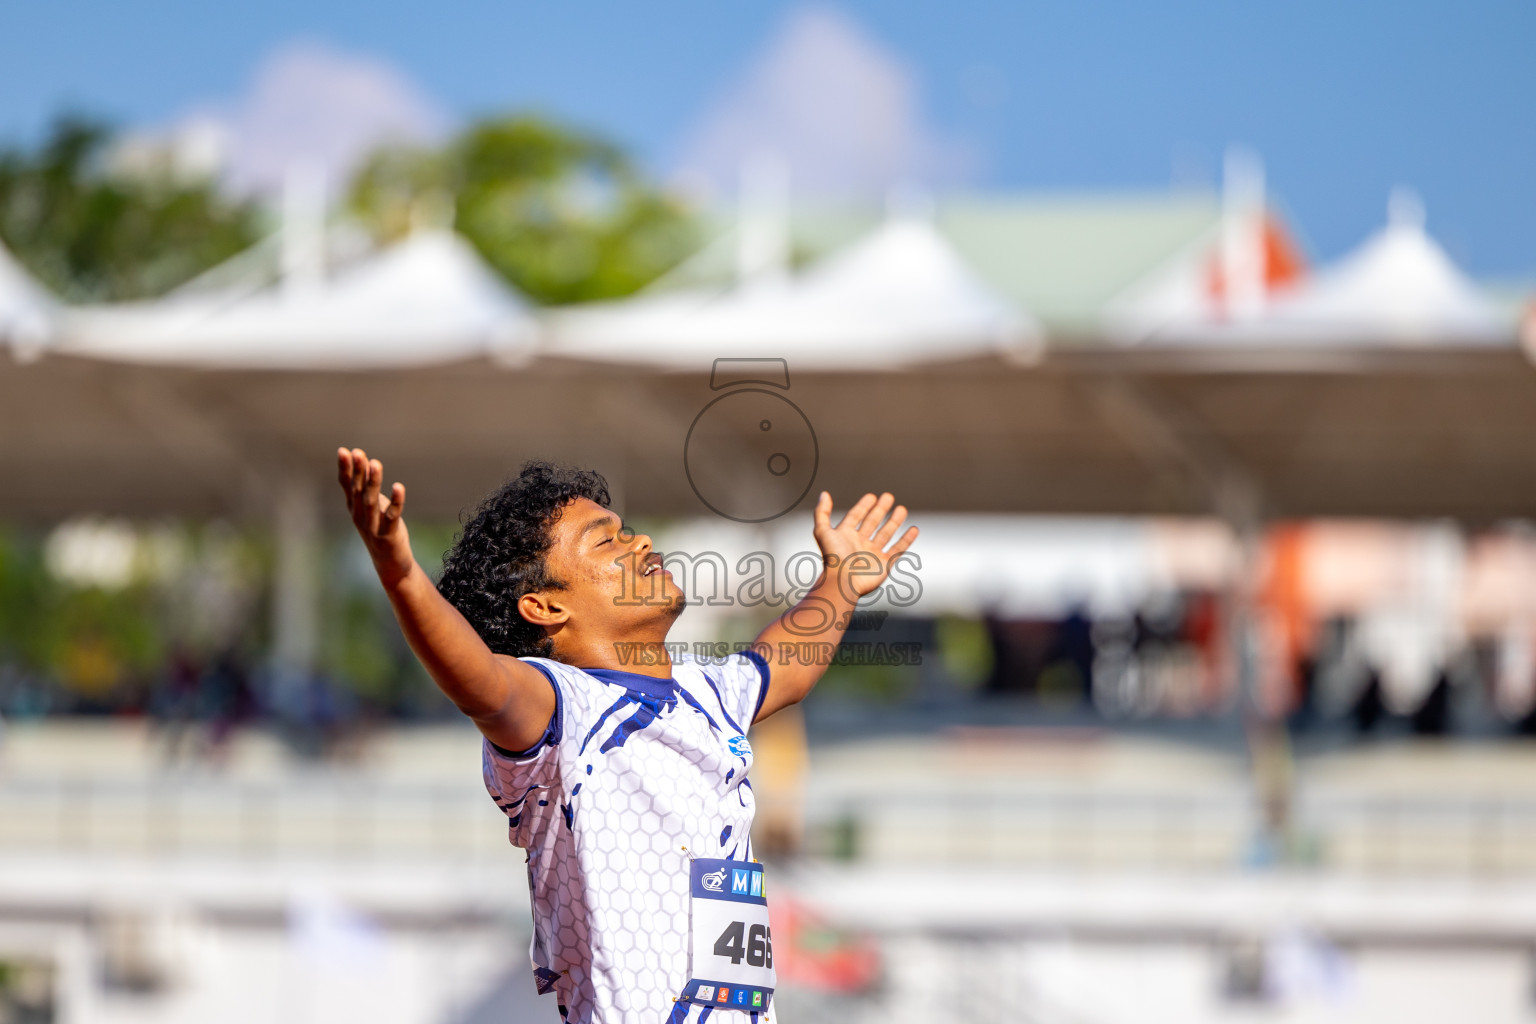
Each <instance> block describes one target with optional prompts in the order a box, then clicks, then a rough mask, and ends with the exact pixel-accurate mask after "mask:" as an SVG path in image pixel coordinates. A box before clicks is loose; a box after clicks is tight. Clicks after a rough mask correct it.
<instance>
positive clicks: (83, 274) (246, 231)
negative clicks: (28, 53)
mask: <svg viewBox="0 0 1536 1024" xmlns="http://www.w3.org/2000/svg"><path fill="white" fill-rule="evenodd" d="M111 148H112V136H111V133H110V132H109V130H108V129H107V128H106V127H105V126H104V125H103V124H101V123H99V122H95V121H91V120H87V119H83V118H79V117H73V116H66V117H61V118H60V119H58V120H57V121H56V122H55V123H54V125H53V127H52V128H51V130H50V131H49V134H48V136H47V137H46V138H45V139H44V141H43V142H42V144H41V145H40V146H39V147H37V149H36V150H34V151H28V150H25V149H22V148H17V147H9V148H5V149H0V240H3V241H4V242H5V244H6V245H7V246H8V247H9V248H10V249H11V251H12V252H13V253H14V254H15V255H16V257H17V258H18V259H19V260H20V261H21V262H22V263H23V264H24V265H25V266H26V267H27V268H28V269H29V270H31V271H32V272H33V273H34V274H36V275H37V277H38V278H39V279H40V280H41V281H42V282H43V283H44V284H46V285H48V286H49V287H50V288H52V289H53V290H54V291H55V292H56V293H57V294H59V295H60V296H61V297H63V298H64V299H66V300H70V301H75V302H101V301H111V300H122V299H137V298H147V297H151V296H155V295H160V294H163V293H164V292H166V291H168V290H169V289H171V288H174V287H175V286H177V285H179V284H182V283H183V282H185V281H187V280H189V279H191V278H192V277H194V276H196V275H197V274H199V273H201V272H202V271H204V270H207V269H208V268H209V267H212V266H213V265H215V264H217V263H219V262H221V261H223V260H225V259H228V258H229V257H230V256H233V255H234V254H235V253H237V252H239V251H241V250H242V249H245V248H246V247H247V246H249V245H251V244H252V243H253V242H255V241H256V239H257V237H258V235H259V229H260V224H259V211H258V210H257V208H256V206H255V205H254V204H252V203H250V202H242V201H237V200H233V199H230V198H227V197H225V196H222V195H220V194H219V193H218V191H217V190H216V188H215V186H214V184H213V183H212V182H207V181H185V180H179V179H178V178H177V177H176V176H175V175H174V174H172V173H170V172H169V171H168V170H166V171H163V172H158V173H138V174H132V175H129V174H124V173H113V171H112V169H111V166H110V165H111V160H110V159H109V158H110V155H111Z"/></svg>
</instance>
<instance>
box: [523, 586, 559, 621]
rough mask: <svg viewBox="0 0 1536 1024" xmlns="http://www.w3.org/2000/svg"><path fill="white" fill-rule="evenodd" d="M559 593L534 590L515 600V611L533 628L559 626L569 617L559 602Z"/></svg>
mask: <svg viewBox="0 0 1536 1024" xmlns="http://www.w3.org/2000/svg"><path fill="white" fill-rule="evenodd" d="M558 594H559V591H554V590H550V591H545V590H535V591H534V592H533V593H531V594H524V595H523V596H522V597H520V598H518V599H517V611H518V614H520V615H522V617H523V618H525V619H527V620H528V621H529V622H531V623H533V624H534V625H535V626H560V625H564V624H565V621H566V620H567V619H569V618H570V617H571V612H570V609H569V608H567V607H566V606H565V602H564V601H561V600H559V598H558Z"/></svg>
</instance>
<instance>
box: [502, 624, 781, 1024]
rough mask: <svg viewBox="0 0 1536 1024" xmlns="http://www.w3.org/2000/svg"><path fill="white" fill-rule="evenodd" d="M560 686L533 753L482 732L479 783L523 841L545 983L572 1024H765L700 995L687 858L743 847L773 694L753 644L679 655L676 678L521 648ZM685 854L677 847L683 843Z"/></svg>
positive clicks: (742, 851) (734, 852) (745, 852)
mask: <svg viewBox="0 0 1536 1024" xmlns="http://www.w3.org/2000/svg"><path fill="white" fill-rule="evenodd" d="M524 661H526V662H527V663H528V664H530V665H533V666H534V667H536V668H538V669H539V670H540V671H542V672H543V673H544V674H545V675H546V676H548V677H549V679H550V681H551V682H552V683H553V684H554V688H555V714H554V717H553V718H552V719H551V721H550V726H549V729H548V731H547V732H546V733H545V736H544V739H543V740H541V741H540V743H539V745H538V746H537V747H536V748H535V749H533V750H532V751H529V752H526V753H524V754H522V755H516V754H509V753H508V752H506V751H503V750H501V749H500V748H497V747H495V746H494V745H493V744H491V743H489V742H487V743H486V744H485V754H484V762H485V785H486V788H487V789H488V790H489V791H490V793H491V797H492V798H493V799H494V800H495V801H496V804H497V806H498V807H500V808H501V809H502V810H503V811H504V812H505V813H506V815H507V818H508V821H509V823H510V826H511V829H510V830H511V838H512V845H514V846H518V847H521V848H523V849H524V850H527V851H528V887H529V890H530V892H531V894H532V902H533V924H534V934H533V945H532V949H531V955H532V959H533V967H534V973H535V976H536V977H537V979H538V982H539V988H540V991H544V992H548V991H554V992H555V993H557V995H558V996H559V1003H560V1010H561V1015H562V1018H563V1019H565V1020H567V1021H570V1022H572V1024H680V1022H683V1021H688V1022H691V1024H703V1022H705V1021H707V1020H709V1018H710V1015H711V1013H713V1014H714V1017H715V1020H716V1021H717V1022H719V1024H726V1022H728V1021H732V1020H739V1021H741V1022H742V1024H748V1020H749V1017H750V1019H751V1020H752V1021H760V1022H761V1024H766V1018H767V1016H768V1014H758V1013H750V1014H749V1013H748V1012H747V1011H743V1010H735V1011H733V1010H727V1009H715V1008H713V1007H708V1006H706V1007H693V1006H690V1004H687V1003H676V1002H674V999H675V998H676V997H677V996H678V994H679V993H680V992H681V991H682V989H683V987H684V985H685V984H686V982H687V981H688V921H689V918H688V914H689V903H688V900H689V883H688V858H689V856H690V854H691V855H692V856H695V857H724V858H730V859H733V860H752V859H753V856H752V842H751V830H752V813H753V809H754V801H753V797H752V787H751V784H750V783H749V782H748V781H747V771H748V769H750V768H751V767H752V749H751V747H750V745H749V744H748V743H747V739H746V732H747V729H748V727H749V726H750V725H751V722H752V719H753V718H754V717H756V714H757V711H758V709H759V708H760V707H761V706H762V702H763V698H764V696H765V695H766V694H767V692H768V665H767V663H766V662H765V661H763V659H762V658H761V657H759V656H758V655H756V654H754V653H746V654H739V655H735V656H732V657H729V658H726V659H723V660H720V661H701V660H697V659H694V658H691V657H687V656H684V657H681V658H674V659H673V669H672V673H673V677H672V679H671V680H665V679H655V678H652V677H650V676H642V675H636V674H634V673H631V672H618V671H611V670H606V669H578V668H573V667H571V666H569V665H563V664H560V663H559V662H555V661H549V660H547V659H544V658H526V659H524ZM685 847H686V848H687V852H684V848H685Z"/></svg>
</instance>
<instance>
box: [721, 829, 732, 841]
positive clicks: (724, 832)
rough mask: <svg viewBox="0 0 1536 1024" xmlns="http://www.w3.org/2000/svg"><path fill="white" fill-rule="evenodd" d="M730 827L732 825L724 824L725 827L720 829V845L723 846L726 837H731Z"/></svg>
mask: <svg viewBox="0 0 1536 1024" xmlns="http://www.w3.org/2000/svg"><path fill="white" fill-rule="evenodd" d="M731 827H732V826H730V825H727V826H725V828H723V829H721V830H720V845H721V846H724V845H725V841H726V840H727V839H729V838H731Z"/></svg>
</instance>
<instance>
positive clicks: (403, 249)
mask: <svg viewBox="0 0 1536 1024" xmlns="http://www.w3.org/2000/svg"><path fill="white" fill-rule="evenodd" d="M238 258H239V257H236V259H238ZM61 333H62V339H61V342H60V345H59V350H60V351H63V352H68V353H71V354H76V355H88V356H92V357H95V358H100V359H110V360H115V361H120V362H133V363H151V364H160V365H180V366H193V367H205V368H220V369H303V370H356V369H382V368H389V367H409V366H424V365H430V364H436V363H448V362H454V361H457V360H461V359H470V358H475V357H480V356H495V357H497V358H503V359H512V358H518V357H520V356H521V355H522V354H523V353H524V352H525V351H526V350H527V348H528V346H529V345H530V344H531V342H532V337H533V326H532V318H531V317H530V315H529V313H528V309H527V305H526V304H525V303H524V301H523V300H522V299H521V298H520V297H519V296H518V295H516V294H515V293H514V292H513V291H512V290H511V289H510V288H508V287H507V286H506V285H505V284H504V283H502V281H501V280H500V279H499V278H498V277H497V276H496V274H495V273H494V272H492V271H491V270H490V269H489V268H488V267H486V266H485V265H484V264H483V263H482V262H481V260H480V258H479V257H478V256H477V255H476V254H475V252H474V251H473V250H472V249H471V248H470V246H469V245H468V243H466V242H464V241H463V240H462V239H460V238H459V237H458V236H456V235H454V234H453V233H452V232H451V231H447V230H433V231H424V232H421V233H418V234H415V235H412V236H411V237H409V238H407V239H406V240H405V241H403V242H401V243H399V244H398V245H395V246H393V247H391V248H389V249H386V250H384V251H383V252H381V253H379V254H377V255H376V256H374V257H372V258H371V259H367V260H365V261H363V262H361V263H359V264H357V265H355V266H353V267H351V268H349V269H347V270H344V271H342V272H340V273H338V274H337V275H336V276H335V277H334V278H333V279H330V280H313V281H307V280H305V281H299V280H286V281H281V282H279V283H278V284H277V285H276V286H273V287H265V288H261V289H258V290H255V291H252V292H246V291H244V290H242V289H228V290H222V291H221V290H214V291H211V292H206V293H205V292H197V291H194V292H191V293H187V294H183V295H176V296H170V297H167V298H165V299H161V300H158V301H155V302H142V303H123V304H118V305H110V306H97V307H93V308H86V309H80V310H77V311H73V312H71V313H70V314H69V315H68V316H67V318H66V319H65V321H64V327H63V330H62V332H61Z"/></svg>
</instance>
